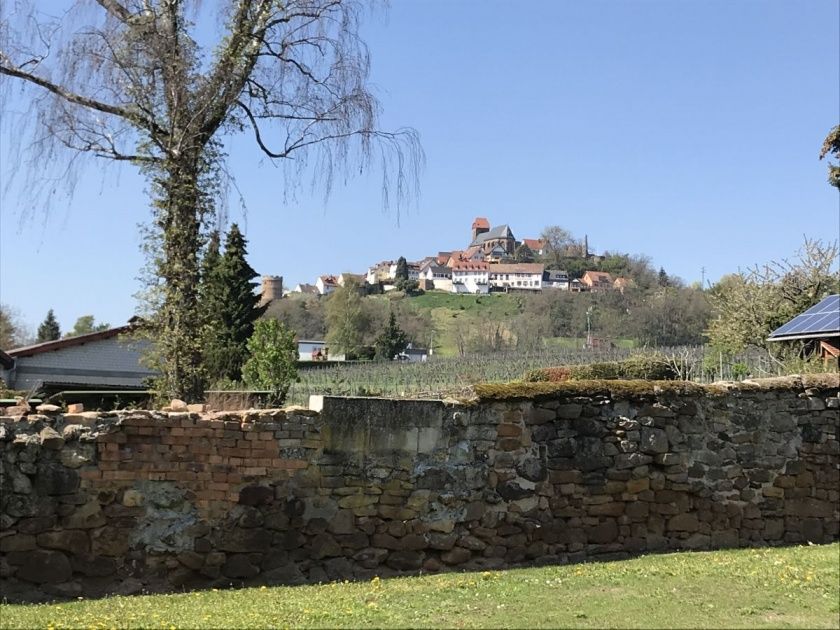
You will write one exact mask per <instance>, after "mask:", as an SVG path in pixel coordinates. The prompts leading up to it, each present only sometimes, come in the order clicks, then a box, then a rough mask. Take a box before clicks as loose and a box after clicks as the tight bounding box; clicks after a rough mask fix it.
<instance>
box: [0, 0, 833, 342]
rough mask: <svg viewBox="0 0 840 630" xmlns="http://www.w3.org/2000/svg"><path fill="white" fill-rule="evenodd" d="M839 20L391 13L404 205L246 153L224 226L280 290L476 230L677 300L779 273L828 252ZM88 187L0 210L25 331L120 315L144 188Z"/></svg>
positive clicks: (644, 5) (122, 174) (560, 12)
mask: <svg viewBox="0 0 840 630" xmlns="http://www.w3.org/2000/svg"><path fill="white" fill-rule="evenodd" d="M839 6H840V3H838V1H837V0H809V1H808V2H787V1H784V2H782V1H752V2H750V1H732V0H721V1H700V0H697V1H693V2H687V1H686V2H679V1H674V0H662V1H644V2H641V1H637V2H631V1H609V2H608V1H597V0H596V1H588V2H572V1H560V0H553V1H542V2H532V3H516V2H496V1H488V0H481V1H479V0H474V1H466V0H446V1H444V0H423V1H420V0H411V1H409V0H394V2H393V3H392V6H391V8H390V11H389V12H388V14H387V16H383V15H382V14H373V15H372V16H371V17H370V18H369V19H368V20H367V22H366V23H365V27H364V31H363V32H364V36H365V38H366V40H367V42H368V44H369V46H370V49H371V54H372V61H373V68H372V77H371V78H372V82H373V83H374V84H375V86H376V89H377V93H378V94H379V96H380V98H381V101H382V103H383V106H384V110H385V112H384V116H383V127H385V128H396V127H399V126H403V125H409V126H413V127H415V128H416V129H417V130H418V131H419V132H420V134H421V140H422V144H423V147H424V149H425V152H426V155H427V167H426V169H425V171H424V173H423V174H422V180H421V187H422V192H421V196H420V198H419V200H418V201H417V203H416V205H415V206H414V207H412V208H410V209H409V210H408V211H407V212H403V213H402V214H401V215H400V217H399V221H397V216H396V214H395V213H393V212H392V213H390V214H383V212H382V208H381V202H380V195H379V188H378V183H379V182H378V178H377V176H376V175H374V174H371V176H370V177H364V178H362V179H357V180H354V181H352V182H350V183H349V185H347V186H344V185H337V186H336V187H335V189H334V192H333V194H332V196H331V197H330V199H329V200H328V201H327V202H326V203H324V201H323V196H322V194H321V193H320V192H316V193H315V194H312V195H310V194H308V192H309V191H308V189H305V191H304V193H300V194H298V195H297V198H296V199H293V200H284V195H283V191H282V186H281V182H280V179H279V175H278V173H277V170H276V169H275V168H274V167H273V166H271V165H270V164H267V163H265V162H263V161H262V160H261V159H260V155H259V154H258V152H257V151H256V149H255V148H254V147H253V146H252V143H251V138H250V137H249V136H241V137H239V138H238V139H236V140H234V141H232V142H230V144H229V148H230V154H231V167H232V171H233V173H234V175H235V176H236V178H237V181H238V185H239V188H240V189H241V191H242V193H243V195H244V197H245V200H246V203H247V213H246V214H243V213H241V212H239V211H238V210H232V211H231V220H232V221H238V222H239V223H240V225H241V226H242V227H243V229H244V230H245V232H246V236H247V238H248V239H249V251H250V261H251V264H252V265H253V267H254V268H255V269H256V270H257V271H258V272H259V273H261V274H276V275H282V276H284V278H285V280H286V284H287V286H291V285H293V284H294V283H297V282H301V281H305V282H314V279H315V277H316V276H317V275H318V274H321V273H339V272H342V271H353V272H361V271H364V270H365V269H366V268H367V266H368V265H370V264H372V263H374V262H376V261H379V260H382V259H390V258H396V257H398V256H400V255H404V256H406V257H407V258H408V259H416V258H420V257H422V256H424V255H428V254H432V253H435V252H437V251H438V250H445V249H452V248H461V247H464V246H465V245H466V244H467V241H468V239H469V229H470V223H471V222H472V220H473V218H474V217H475V216H478V215H480V216H485V217H487V218H488V219H489V220H490V222H491V224H493V225H495V224H499V223H508V224H510V226H511V227H512V229H513V232H514V234H515V235H516V236H517V237H518V238H523V237H536V236H538V234H539V232H540V230H541V229H542V228H543V227H544V226H546V225H551V224H558V225H561V226H563V227H565V228H567V229H569V230H570V231H571V232H572V233H573V234H575V235H576V236H583V235H584V234H587V235H588V236H589V242H590V247H591V249H593V250H595V251H603V250H614V251H615V250H618V251H626V252H630V253H638V254H646V255H648V256H650V258H651V259H652V261H653V264H654V265H656V266H657V267H659V266H663V267H664V268H665V269H666V270H667V271H668V272H669V273H672V274H675V275H678V276H680V277H682V278H683V279H684V280H686V281H688V282H692V281H696V280H699V279H700V274H701V268H702V267H705V268H706V278H707V279H710V280H712V281H714V280H716V279H718V278H719V277H720V276H722V275H723V274H726V273H729V272H733V271H736V270H737V269H738V268H745V267H748V266H750V265H752V264H754V263H762V262H766V261H769V260H773V259H780V258H784V257H790V256H792V255H793V254H794V252H795V251H796V250H797V248H798V247H799V246H800V245H801V243H802V240H803V235H807V236H809V237H820V238H823V239H829V240H833V239H836V238H838V236H840V234H839V233H840V196H839V195H838V192H837V190H836V189H833V188H830V187H829V186H828V185H827V183H826V164H825V163H824V162H820V161H819V160H818V159H817V156H818V152H819V149H820V146H821V144H822V141H823V138H824V137H825V135H826V133H827V132H828V131H829V129H830V128H831V127H832V126H833V125H836V124H837V123H838V120H840V95H839V94H838V91H840V87H839V86H840V68H838V56H839V55H840V53H838V50H840V38H839V37H838V24H839V23H840V15H838V7H839ZM3 133H4V135H3V136H0V142H2V144H3V147H0V157H2V158H3V159H4V160H7V159H8V154H7V151H6V149H7V147H8V140H9V136H8V134H9V133H10V131H9V129H8V127H7V126H4V131H3ZM104 172H105V175H104V177H103V175H102V173H101V171H100V169H98V168H95V169H92V170H89V171H88V172H87V173H86V175H85V176H83V178H82V179H81V181H80V183H79V185H78V187H77V190H76V194H75V196H74V197H73V199H72V200H65V201H62V202H59V204H58V205H57V206H56V207H54V209H53V212H52V213H51V215H50V216H48V217H43V216H39V217H36V218H35V219H34V220H29V221H26V222H23V223H22V222H21V221H20V218H19V212H18V208H19V207H20V198H19V197H17V196H16V195H12V194H9V193H6V192H4V193H3V196H2V197H0V201H2V209H0V210H1V212H2V214H0V248H1V249H2V252H1V253H0V301H2V302H3V303H4V304H7V305H9V306H11V307H14V308H16V309H18V311H19V312H20V313H21V315H22V316H23V318H24V320H25V322H26V323H27V324H28V325H29V326H31V327H33V328H34V327H35V326H37V324H38V323H39V322H40V321H41V320H42V319H43V318H44V315H45V314H46V311H47V309H49V308H54V309H55V312H56V315H57V317H58V318H59V321H60V322H61V324H62V328H63V329H68V328H70V327H71V326H72V324H73V322H74V321H75V319H76V318H77V317H78V316H80V315H83V314H87V313H90V314H94V315H95V316H96V317H97V319H98V320H104V321H108V322H110V323H111V324H114V325H116V324H122V323H124V322H125V321H126V320H127V319H128V318H129V317H130V316H131V315H132V314H133V312H134V308H135V301H134V299H133V297H132V295H133V294H134V293H135V292H136V291H137V290H138V288H139V283H138V281H137V280H136V277H137V275H138V271H139V269H140V267H141V265H142V263H143V258H142V256H141V254H140V251H139V244H140V238H139V236H138V233H137V230H136V225H137V224H138V223H141V222H143V221H146V220H147V219H148V217H149V212H148V205H147V199H146V197H145V195H144V192H143V191H144V183H143V181H142V180H141V179H140V178H139V177H138V176H137V175H136V174H135V173H134V172H133V171H132V169H131V167H123V168H122V169H121V170H115V169H109V170H107V171H104ZM0 174H2V175H3V177H4V178H5V177H6V176H7V174H8V163H6V164H5V165H3V168H2V170H0ZM5 183H6V182H5V181H4V182H3V184H5ZM231 208H237V204H236V203H235V201H234V202H232V203H231Z"/></svg>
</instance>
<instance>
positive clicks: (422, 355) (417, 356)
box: [397, 344, 429, 363]
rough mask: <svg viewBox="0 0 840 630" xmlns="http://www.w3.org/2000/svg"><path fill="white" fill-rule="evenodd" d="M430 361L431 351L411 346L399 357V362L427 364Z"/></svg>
mask: <svg viewBox="0 0 840 630" xmlns="http://www.w3.org/2000/svg"><path fill="white" fill-rule="evenodd" d="M428 359H429V351H428V350H427V349H426V348H415V347H413V346H412V345H411V344H408V346H406V348H405V350H403V351H402V352H400V353H399V354H398V355H397V360H398V361H406V362H408V363H425V362H426V361H428Z"/></svg>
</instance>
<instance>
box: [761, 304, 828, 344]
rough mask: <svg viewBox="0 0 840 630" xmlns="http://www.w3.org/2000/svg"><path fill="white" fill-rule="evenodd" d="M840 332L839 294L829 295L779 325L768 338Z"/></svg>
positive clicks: (815, 335)
mask: <svg viewBox="0 0 840 630" xmlns="http://www.w3.org/2000/svg"><path fill="white" fill-rule="evenodd" d="M834 334H840V295H829V296H828V297H827V298H825V299H824V300H822V301H821V302H819V303H818V304H815V305H814V306H812V307H811V308H809V309H808V310H807V311H805V312H804V313H802V314H801V315H797V316H796V317H794V318H793V319H792V320H790V321H789V322H787V323H785V324H784V325H782V326H780V327H779V328H777V329H776V330H774V331H773V332H772V333H771V334H770V339H783V338H789V337H808V336H814V337H818V336H823V335H834Z"/></svg>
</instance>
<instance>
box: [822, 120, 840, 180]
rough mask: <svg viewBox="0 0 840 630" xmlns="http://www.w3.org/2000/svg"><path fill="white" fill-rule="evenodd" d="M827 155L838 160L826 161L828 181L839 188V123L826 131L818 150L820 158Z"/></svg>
mask: <svg viewBox="0 0 840 630" xmlns="http://www.w3.org/2000/svg"><path fill="white" fill-rule="evenodd" d="M826 156H829V157H833V158H834V159H835V160H837V161H838V163H837V164H832V163H831V162H829V163H828V183H829V184H831V185H832V186H836V187H837V188H840V125H837V126H836V127H834V128H833V129H832V130H831V131H829V132H828V135H827V136H826V137H825V141H824V142H823V145H822V150H820V159H821V160H822V159H823V158H824V157H826Z"/></svg>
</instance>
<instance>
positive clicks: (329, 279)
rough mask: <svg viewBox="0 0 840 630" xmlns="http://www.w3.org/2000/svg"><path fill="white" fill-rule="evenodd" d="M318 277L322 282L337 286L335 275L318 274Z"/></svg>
mask: <svg viewBox="0 0 840 630" xmlns="http://www.w3.org/2000/svg"><path fill="white" fill-rule="evenodd" d="M318 279H319V280H320V281H321V282H323V283H324V284H331V285H333V286H338V278H336V277H335V276H318Z"/></svg>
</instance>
